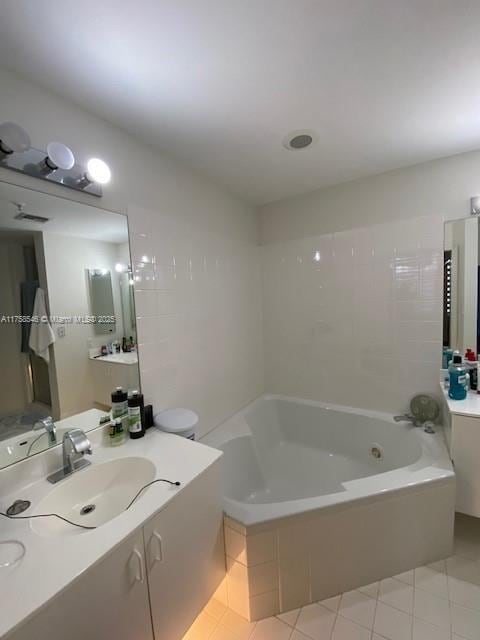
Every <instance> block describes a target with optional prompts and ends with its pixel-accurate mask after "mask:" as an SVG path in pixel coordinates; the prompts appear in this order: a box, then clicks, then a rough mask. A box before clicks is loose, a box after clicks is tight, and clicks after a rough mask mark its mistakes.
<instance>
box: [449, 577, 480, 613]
mask: <svg viewBox="0 0 480 640" xmlns="http://www.w3.org/2000/svg"><path fill="white" fill-rule="evenodd" d="M448 591H449V596H450V600H451V602H454V603H455V604H459V605H461V606H462V607H468V608H469V609H476V610H477V611H480V587H479V586H477V585H476V584H471V583H470V582H465V581H464V580H457V578H448Z"/></svg>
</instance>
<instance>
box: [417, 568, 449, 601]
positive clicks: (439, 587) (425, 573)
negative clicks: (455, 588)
mask: <svg viewBox="0 0 480 640" xmlns="http://www.w3.org/2000/svg"><path fill="white" fill-rule="evenodd" d="M415 588H416V589H423V591H429V592H430V593H433V594H434V595H436V596H439V597H440V598H448V584H447V576H446V575H445V574H444V573H441V572H439V571H435V570H434V569H431V568H430V567H419V568H418V569H415Z"/></svg>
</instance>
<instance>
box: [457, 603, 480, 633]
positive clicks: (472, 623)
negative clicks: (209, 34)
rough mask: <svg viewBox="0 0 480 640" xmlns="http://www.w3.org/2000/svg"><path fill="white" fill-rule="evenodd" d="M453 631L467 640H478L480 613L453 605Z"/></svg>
mask: <svg viewBox="0 0 480 640" xmlns="http://www.w3.org/2000/svg"><path fill="white" fill-rule="evenodd" d="M452 631H453V633H454V634H457V635H459V636H461V637H462V638H466V640H478V638H480V612H478V611H474V610H473V609H467V608H466V607H460V606H458V605H456V604H452Z"/></svg>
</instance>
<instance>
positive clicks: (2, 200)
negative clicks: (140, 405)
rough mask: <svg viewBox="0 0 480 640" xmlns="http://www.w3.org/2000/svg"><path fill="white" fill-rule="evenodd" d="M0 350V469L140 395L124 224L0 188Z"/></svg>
mask: <svg viewBox="0 0 480 640" xmlns="http://www.w3.org/2000/svg"><path fill="white" fill-rule="evenodd" d="M36 320H38V321H36ZM0 348H1V357H0V379H1V380H2V390H1V393H0V468H2V467H4V466H7V465H9V464H13V463H14V462H18V461H20V460H22V459H24V458H25V457H26V456H30V455H33V454H35V453H38V452H40V451H43V450H45V449H46V448H48V447H50V446H56V445H58V444H61V441H62V428H61V425H60V427H58V428H57V434H56V442H55V441H54V440H53V439H52V438H51V436H50V434H49V433H48V432H47V431H46V430H45V428H44V427H43V426H42V425H41V424H39V421H40V420H42V419H45V418H46V417H47V416H52V418H53V421H54V422H58V421H60V420H63V419H64V418H68V417H70V416H75V421H76V424H75V425H74V426H78V427H80V428H82V429H84V430H86V431H88V430H89V429H93V428H95V427H97V426H98V424H99V419H100V417H101V416H102V415H104V414H105V413H106V412H108V411H109V409H110V404H111V392H112V391H113V390H114V389H115V388H116V387H118V386H122V387H123V388H127V389H138V388H139V385H140V381H139V369H138V357H137V351H136V327H135V306H134V292H133V279H132V270H131V259H130V249H129V239H128V225H127V218H126V216H124V215H121V214H118V213H113V212H110V211H105V210H103V209H99V208H96V207H94V206H90V205H84V204H79V203H77V202H72V201H70V200H67V199H64V198H58V197H55V196H52V195H47V194H45V193H42V192H38V191H33V190H30V189H25V188H22V187H17V186H14V185H11V184H8V183H2V182H0ZM34 426H35V427H36V428H35V429H34ZM67 428H72V425H69V426H68V427H65V428H63V431H65V430H66V429H67Z"/></svg>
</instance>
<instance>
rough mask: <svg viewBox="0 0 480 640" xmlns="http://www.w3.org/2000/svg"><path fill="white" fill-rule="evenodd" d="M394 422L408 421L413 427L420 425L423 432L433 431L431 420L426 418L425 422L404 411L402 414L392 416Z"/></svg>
mask: <svg viewBox="0 0 480 640" xmlns="http://www.w3.org/2000/svg"><path fill="white" fill-rule="evenodd" d="M393 419H394V420H395V422H410V424H411V425H413V426H414V427H422V428H423V430H424V431H425V433H435V430H434V428H433V422H430V421H429V420H427V421H426V422H419V421H418V420H417V419H416V418H415V417H414V416H411V415H410V414H408V413H406V414H405V415H403V416H393Z"/></svg>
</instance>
